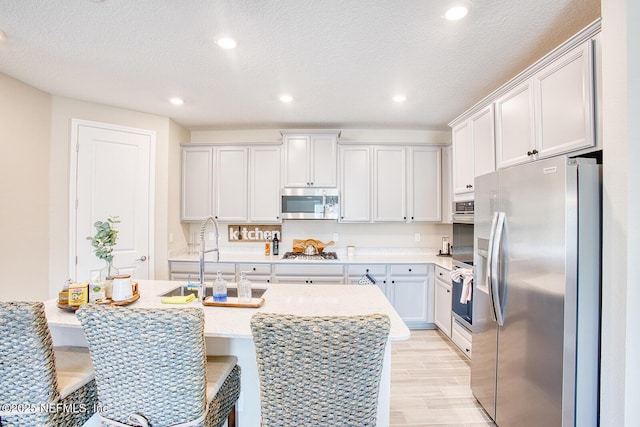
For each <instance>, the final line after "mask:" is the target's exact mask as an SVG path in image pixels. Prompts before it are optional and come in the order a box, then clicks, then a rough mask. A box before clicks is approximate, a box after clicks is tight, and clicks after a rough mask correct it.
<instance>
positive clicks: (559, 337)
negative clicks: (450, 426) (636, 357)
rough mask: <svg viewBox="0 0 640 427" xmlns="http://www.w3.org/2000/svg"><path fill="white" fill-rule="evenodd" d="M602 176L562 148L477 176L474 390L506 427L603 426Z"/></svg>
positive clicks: (590, 163) (591, 163)
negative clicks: (558, 152)
mask: <svg viewBox="0 0 640 427" xmlns="http://www.w3.org/2000/svg"><path fill="white" fill-rule="evenodd" d="M600 177H601V172H600V166H599V165H597V164H596V162H595V160H593V159H570V158H568V157H565V156H559V157H554V158H550V159H546V160H540V161H536V162H532V163H527V164H524V165H520V166H514V167H511V168H507V169H502V170H500V171H498V172H495V173H491V174H487V175H483V176H481V177H478V178H476V180H475V185H474V187H475V227H474V269H475V276H474V287H475V289H474V291H473V331H472V332H473V335H472V337H473V357H472V359H471V389H472V391H473V394H474V395H475V397H476V398H477V400H478V401H479V402H480V403H481V404H482V406H483V407H484V408H485V410H486V411H487V413H488V414H489V415H490V416H491V417H492V418H493V419H494V421H495V422H496V424H497V425H498V426H500V427H509V426H518V427H523V426H545V427H551V426H565V427H566V426H580V427H585V426H595V425H597V424H598V365H599V353H600V348H599V336H600V288H601V286H600V284H601V274H600V259H601V256H600V253H601V249H600V234H601V231H600V230H601V219H600V218H601V184H600V183H601V178H600Z"/></svg>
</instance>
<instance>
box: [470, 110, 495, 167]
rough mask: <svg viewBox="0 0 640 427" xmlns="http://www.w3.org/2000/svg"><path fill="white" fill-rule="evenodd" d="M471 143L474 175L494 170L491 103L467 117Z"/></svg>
mask: <svg viewBox="0 0 640 427" xmlns="http://www.w3.org/2000/svg"><path fill="white" fill-rule="evenodd" d="M469 123H470V126H471V142H472V144H473V175H474V177H476V176H480V175H484V174H486V173H490V172H495V170H496V156H495V141H494V131H493V104H491V105H489V106H487V107H486V108H484V109H483V110H481V111H479V112H478V113H476V114H475V115H474V116H473V117H471V119H469Z"/></svg>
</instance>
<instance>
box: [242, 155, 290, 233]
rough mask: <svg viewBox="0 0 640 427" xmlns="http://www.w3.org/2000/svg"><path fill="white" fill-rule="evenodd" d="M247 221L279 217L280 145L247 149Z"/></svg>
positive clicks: (273, 220)
mask: <svg viewBox="0 0 640 427" xmlns="http://www.w3.org/2000/svg"><path fill="white" fill-rule="evenodd" d="M249 221H253V222H282V220H281V219H280V146H265V147H251V148H250V149H249Z"/></svg>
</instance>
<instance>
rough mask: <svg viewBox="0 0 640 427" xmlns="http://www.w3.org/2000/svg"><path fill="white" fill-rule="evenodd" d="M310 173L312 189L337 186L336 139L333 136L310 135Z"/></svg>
mask: <svg viewBox="0 0 640 427" xmlns="http://www.w3.org/2000/svg"><path fill="white" fill-rule="evenodd" d="M310 165H311V173H310V174H309V180H310V185H311V186H312V187H336V186H337V177H336V175H337V173H336V171H337V167H338V156H337V138H336V136H335V135H311V159H310Z"/></svg>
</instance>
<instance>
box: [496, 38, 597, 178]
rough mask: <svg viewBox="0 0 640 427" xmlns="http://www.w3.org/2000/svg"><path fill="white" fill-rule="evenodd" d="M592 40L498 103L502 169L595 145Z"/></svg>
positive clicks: (560, 58)
mask: <svg viewBox="0 0 640 427" xmlns="http://www.w3.org/2000/svg"><path fill="white" fill-rule="evenodd" d="M593 69H594V64H593V41H592V40H588V41H587V42H584V43H583V44H581V45H580V46H578V47H576V48H574V49H573V50H571V51H569V52H568V53H566V54H564V55H562V56H561V57H559V58H557V59H556V60H554V61H553V62H551V63H549V64H548V65H546V66H545V67H543V68H542V69H540V70H539V71H538V72H537V73H535V74H534V75H533V76H532V77H531V78H529V79H527V80H525V81H524V82H522V83H521V84H520V85H518V86H516V87H515V88H513V89H512V90H511V91H509V92H508V93H506V94H505V95H503V96H502V97H500V98H499V99H498V100H497V101H496V148H497V162H498V168H504V167H508V166H512V165H516V164H520V163H524V162H528V161H531V160H537V159H542V158H546V157H551V156H555V155H558V154H563V153H568V152H572V151H578V150H582V149H587V148H590V147H593V146H595V143H596V142H595V137H594V101H593V94H594V78H593V77H594V76H593Z"/></svg>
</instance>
